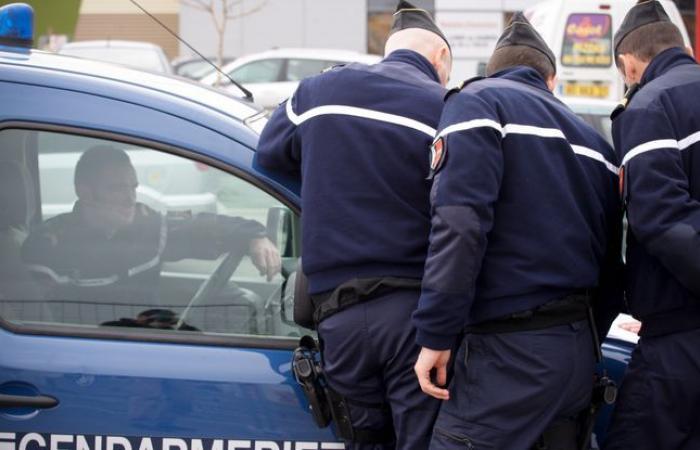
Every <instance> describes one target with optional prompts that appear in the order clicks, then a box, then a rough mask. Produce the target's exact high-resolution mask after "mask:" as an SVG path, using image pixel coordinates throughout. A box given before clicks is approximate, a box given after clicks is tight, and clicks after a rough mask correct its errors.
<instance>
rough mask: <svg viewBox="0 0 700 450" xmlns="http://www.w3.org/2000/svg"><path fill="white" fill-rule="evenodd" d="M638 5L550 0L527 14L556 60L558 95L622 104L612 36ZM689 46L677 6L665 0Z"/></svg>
mask: <svg viewBox="0 0 700 450" xmlns="http://www.w3.org/2000/svg"><path fill="white" fill-rule="evenodd" d="M635 3H637V0H576V1H571V0H547V1H543V2H541V3H537V4H535V5H533V6H531V7H529V8H527V9H526V10H525V15H526V16H527V17H528V19H529V20H530V22H531V23H532V25H533V26H534V27H535V28H536V29H537V31H539V32H540V34H541V35H542V37H543V38H544V40H545V41H546V42H547V44H548V45H549V47H550V48H551V49H552V50H553V51H554V54H555V55H557V87H556V93H557V95H559V96H562V97H589V98H598V99H603V100H612V101H618V100H619V99H620V98H622V95H623V94H624V83H623V81H622V78H621V77H620V75H619V73H618V70H617V67H616V66H615V61H614V59H613V48H612V47H613V36H614V32H615V30H617V29H618V28H619V27H620V24H621V23H622V19H623V18H624V17H625V14H627V11H629V9H630V8H631V7H632V6H634V4H635ZM661 4H662V5H663V7H664V9H665V10H666V12H667V13H668V15H669V17H670V18H671V20H672V21H673V23H674V24H675V25H676V26H677V27H678V28H679V29H680V30H681V34H682V35H683V39H684V40H685V42H686V45H688V46H689V45H690V40H689V39H688V33H687V31H686V28H685V25H684V23H683V18H682V17H681V14H680V13H679V12H678V8H677V7H676V4H675V3H674V2H673V1H670V0H661Z"/></svg>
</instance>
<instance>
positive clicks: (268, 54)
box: [200, 48, 381, 109]
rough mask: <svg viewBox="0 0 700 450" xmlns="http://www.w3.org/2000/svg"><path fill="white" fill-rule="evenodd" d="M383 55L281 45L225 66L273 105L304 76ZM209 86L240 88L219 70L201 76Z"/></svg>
mask: <svg viewBox="0 0 700 450" xmlns="http://www.w3.org/2000/svg"><path fill="white" fill-rule="evenodd" d="M380 60H381V57H379V56H377V55H369V54H366V53H358V52H352V51H347V50H330V49H313V48H299V49H297V48H279V49H274V50H268V51H265V52H261V53H255V54H252V55H248V56H243V57H241V58H238V59H236V60H235V61H233V62H231V63H229V64H226V65H225V66H224V67H223V68H222V70H223V72H225V73H227V74H228V75H229V76H230V77H231V78H233V79H234V80H235V81H236V82H237V83H240V84H242V85H243V87H245V88H246V89H248V90H249V91H251V92H252V93H253V99H254V101H255V103H256V104H258V105H260V106H262V107H263V108H265V109H273V108H275V107H276V106H277V105H278V104H279V103H280V102H282V101H283V100H284V99H286V98H288V97H289V96H290V95H292V93H293V92H294V90H295V89H296V87H297V85H298V84H299V81H301V80H302V79H303V78H306V77H309V76H312V75H317V74H319V73H321V72H322V71H323V70H324V69H327V68H329V67H332V66H335V65H337V64H347V63H351V62H361V63H364V64H374V63H376V62H379V61H380ZM200 81H201V82H202V83H204V84H206V85H209V86H218V87H221V88H223V89H231V90H233V91H234V92H235V93H236V95H239V94H238V92H239V90H238V89H237V88H236V87H235V86H233V85H232V84H231V82H230V81H229V80H227V79H226V78H224V77H223V76H221V74H219V73H217V72H212V73H210V74H209V75H207V76H205V77H204V78H202V79H201V80H200Z"/></svg>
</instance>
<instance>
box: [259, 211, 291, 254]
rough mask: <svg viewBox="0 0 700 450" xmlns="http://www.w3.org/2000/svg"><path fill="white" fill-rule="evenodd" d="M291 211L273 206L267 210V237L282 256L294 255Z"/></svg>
mask: <svg viewBox="0 0 700 450" xmlns="http://www.w3.org/2000/svg"><path fill="white" fill-rule="evenodd" d="M292 217H293V215H292V212H291V211H290V210H289V209H287V208H283V207H279V206H275V207H272V208H270V209H268V210H267V224H266V228H267V238H268V239H270V241H272V243H273V244H275V246H276V247H277V249H278V250H279V252H280V256H282V257H283V258H286V257H291V256H294V236H293V233H292Z"/></svg>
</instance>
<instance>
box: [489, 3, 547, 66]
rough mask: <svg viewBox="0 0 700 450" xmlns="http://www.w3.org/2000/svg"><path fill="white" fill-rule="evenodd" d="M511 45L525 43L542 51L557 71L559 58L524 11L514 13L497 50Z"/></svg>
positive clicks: (499, 40)
mask: <svg viewBox="0 0 700 450" xmlns="http://www.w3.org/2000/svg"><path fill="white" fill-rule="evenodd" d="M511 45H524V46H526V47H530V48H534V49H535V50H537V51H538V52H541V53H542V54H543V55H544V56H546V57H547V59H549V62H551V63H552V68H553V69H554V72H555V73H556V71H557V58H556V57H555V56H554V53H552V50H551V49H550V48H549V46H548V45H547V43H546V42H545V41H544V39H542V36H540V34H539V33H538V32H537V30H535V28H533V26H532V24H530V21H529V20H527V17H525V15H524V14H523V13H522V12H516V13H515V14H513V18H512V19H511V20H510V24H508V26H507V27H506V29H505V30H503V34H501V37H500V38H498V42H497V43H496V50H498V49H499V48H503V47H510V46H511Z"/></svg>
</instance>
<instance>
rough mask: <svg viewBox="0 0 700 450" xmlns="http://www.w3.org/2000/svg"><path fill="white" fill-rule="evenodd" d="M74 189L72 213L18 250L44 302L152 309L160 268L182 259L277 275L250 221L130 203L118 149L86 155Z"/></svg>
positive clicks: (273, 256) (272, 252) (127, 172)
mask: <svg viewBox="0 0 700 450" xmlns="http://www.w3.org/2000/svg"><path fill="white" fill-rule="evenodd" d="M74 185H75V191H76V194H77V196H78V200H77V201H76V202H75V205H74V207H73V210H72V211H71V212H68V213H65V214H60V215H58V216H56V217H53V218H51V219H49V220H47V221H46V222H44V223H43V224H41V225H40V226H39V227H37V228H36V229H35V230H33V231H32V232H31V233H30V235H29V237H28V238H27V239H26V241H25V243H24V245H23V247H22V257H23V259H24V261H25V262H26V263H27V264H28V267H29V268H30V270H31V271H32V272H33V273H34V274H36V275H37V277H38V278H39V279H41V280H42V281H45V282H46V293H45V297H46V299H47V300H51V299H54V300H62V301H69V302H70V301H76V302H93V303H98V304H122V305H123V304H128V303H130V304H138V305H144V306H146V307H147V306H149V305H158V304H159V302H158V299H157V295H158V287H159V281H160V271H161V267H162V265H163V263H164V262H166V261H177V260H180V259H183V258H195V259H208V260H213V259H216V258H218V257H219V256H221V255H222V254H225V253H230V254H233V255H241V257H242V256H243V255H244V254H247V255H249V256H250V258H251V260H252V262H253V264H254V265H255V266H256V267H257V269H258V270H259V271H260V273H261V274H264V275H266V276H267V278H268V280H269V279H271V278H272V277H273V276H274V275H275V274H276V273H278V272H279V270H280V256H279V252H278V251H277V248H276V247H275V246H274V245H273V244H272V242H270V241H269V240H268V239H267V237H265V227H264V226H263V225H261V224H260V223H259V222H257V221H254V220H247V219H243V218H240V217H229V216H224V215H216V214H210V213H201V214H197V215H195V216H192V215H187V214H180V215H178V216H171V215H163V214H161V213H159V212H157V211H155V210H153V209H151V208H149V207H148V206H146V205H144V204H142V203H139V202H137V201H136V187H137V185H138V180H137V177H136V171H135V170H134V167H133V165H132V164H131V160H130V159H129V156H128V155H127V153H126V152H125V151H123V150H120V149H117V148H114V147H111V146H108V145H99V146H95V147H92V148H90V149H89V150H87V151H86V152H85V153H83V155H82V156H81V157H80V159H79V160H78V163H77V164H76V167H75V174H74ZM42 284H44V283H42Z"/></svg>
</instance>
